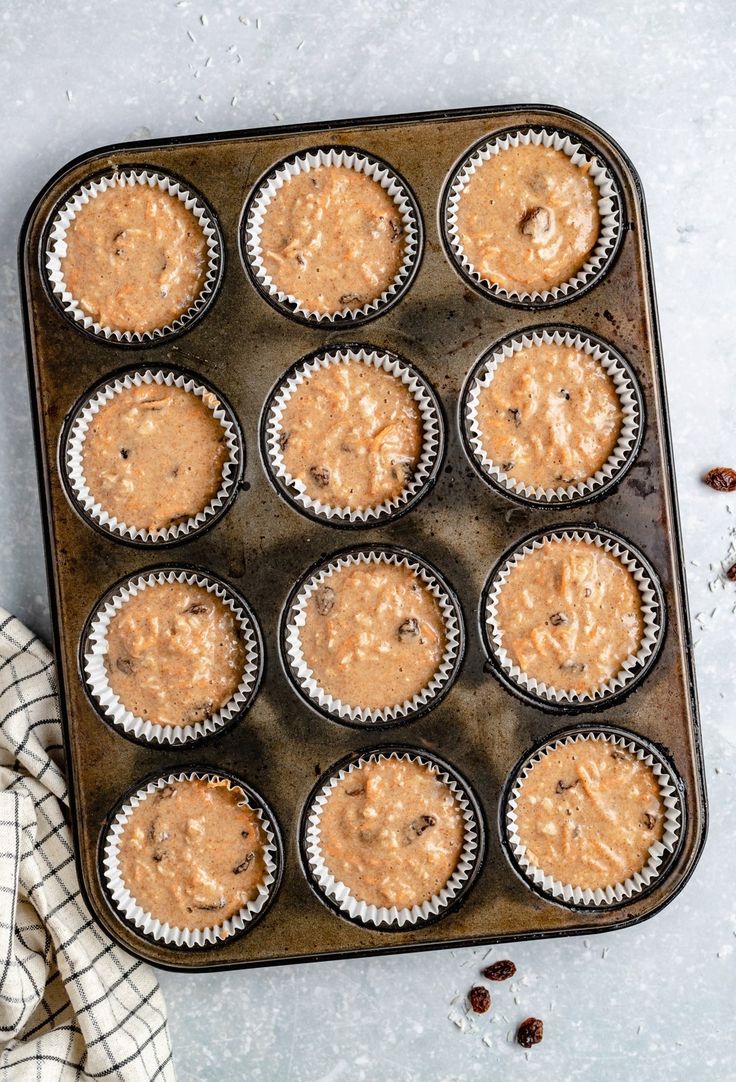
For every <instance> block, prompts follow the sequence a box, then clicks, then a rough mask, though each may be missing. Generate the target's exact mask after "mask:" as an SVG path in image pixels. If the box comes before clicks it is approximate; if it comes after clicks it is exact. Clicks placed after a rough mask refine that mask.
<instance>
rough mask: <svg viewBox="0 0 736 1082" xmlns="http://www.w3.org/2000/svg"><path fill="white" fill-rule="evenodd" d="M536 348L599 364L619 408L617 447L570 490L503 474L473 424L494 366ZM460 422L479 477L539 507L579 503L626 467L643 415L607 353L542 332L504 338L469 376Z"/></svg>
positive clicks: (582, 339)
mask: <svg viewBox="0 0 736 1082" xmlns="http://www.w3.org/2000/svg"><path fill="white" fill-rule="evenodd" d="M541 345H554V346H571V347H573V348H574V349H578V350H582V351H583V352H584V353H587V354H588V356H589V357H592V358H593V359H594V360H596V361H598V362H599V364H600V365H601V367H602V368H603V369H604V370H605V371H606V373H607V374H608V375H609V376H610V378H611V380H612V382H613V385H614V388H615V390H616V393H617V395H618V399H619V403H620V405H621V414H622V424H621V431H620V433H619V437H618V441H617V443H616V446H615V447H614V449H613V451H612V452H611V454H610V455H609V457H608V459H607V460H606V461H605V462H604V463H603V465H602V466H601V468H600V469H599V470H596V472H595V473H594V474H593V475H592V476H591V477H587V478H586V479H585V480H584V481H579V482H577V483H576V484H574V485H572V484H571V485H560V486H559V487H557V488H542V487H541V486H539V485H538V486H533V485H529V484H526V483H525V482H523V481H519V480H516V479H515V478H514V477H512V476H510V475H509V474H507V473H505V472H504V471H503V470H502V469H501V466H500V465H499V463H497V462H494V461H493V460H492V459H491V457H490V456H489V455H488V453H487V452H486V450H485V448H484V446H483V435H482V432H481V430H480V427H479V424H478V404H479V402H480V396H481V391H482V390H483V388H485V387H488V386H490V384H491V383H492V382H493V379H494V376H495V375H496V372H497V371H498V368H499V366H500V365H501V364H503V362H504V361H505V360H506V359H507V358H509V357H512V356H513V355H514V354H515V353H519V352H520V351H521V350H524V349H531V348H533V347H535V346H541ZM463 423H464V424H465V425H466V432H467V434H468V438H469V442H470V445H471V447H472V449H473V455H474V456H475V459H476V461H477V462H478V463H479V465H480V466H481V468H482V469H483V471H484V473H486V474H488V476H489V477H490V478H492V480H494V481H496V482H497V483H498V484H499V485H501V486H502V487H503V488H505V489H507V491H509V492H513V493H516V494H517V495H519V496H525V497H526V498H527V499H533V500H538V501H539V502H540V503H551V502H553V501H556V502H558V503H572V502H573V501H576V500H579V499H584V498H585V497H586V496H589V495H590V494H591V493H593V492H596V491H598V489H600V488H602V487H603V486H604V485H607V484H608V482H609V481H610V480H611V479H612V478H614V477H615V476H616V475H617V474H619V473H620V472H621V470H622V469H623V468H624V466H626V465H627V464H628V462H629V460H630V458H631V455H632V454H633V451H634V448H635V446H636V441H637V438H638V436H639V432H640V429H641V424H642V410H641V401H640V397H639V391H638V389H637V388H636V386H635V385H634V382H633V380H632V379H631V376H630V374H629V373H628V372H627V370H626V368H625V367H624V366H623V364H622V363H621V362H620V360H619V359H618V358H617V357H616V355H615V354H614V353H613V352H612V351H611V350H610V349H608V348H606V347H605V346H603V345H602V344H601V343H599V342H597V341H596V340H595V339H594V338H592V337H589V336H588V335H584V334H572V333H570V332H569V331H565V332H562V331H551V330H550V331H547V330H544V331H532V332H531V333H522V334H519V335H517V336H515V337H514V338H510V339H508V340H507V341H506V342H504V343H503V344H502V345H501V346H499V348H498V349H497V350H495V352H494V353H493V354H492V355H491V357H490V358H489V359H488V360H487V361H486V362H485V364H483V365H482V367H481V368H480V369H479V370H478V372H476V374H475V376H474V377H473V382H472V384H471V387H470V391H469V394H468V399H467V407H466V412H465V416H464V418H463Z"/></svg>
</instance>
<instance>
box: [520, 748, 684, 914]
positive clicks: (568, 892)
mask: <svg viewBox="0 0 736 1082" xmlns="http://www.w3.org/2000/svg"><path fill="white" fill-rule="evenodd" d="M585 740H600V741H605V742H606V743H609V744H611V745H613V746H617V747H620V748H623V749H625V750H626V751H628V752H631V753H632V754H633V755H635V756H636V758H637V759H639V760H640V761H641V762H642V763H645V764H646V765H647V766H648V767H649V768H650V769H651V771H652V773H653V774H654V776H655V778H656V779H657V782H658V783H659V794H660V799H661V801H662V807H663V811H664V833H663V835H662V840H661V841H658V842H655V843H654V845H652V846H650V849H649V859H648V861H647V863H646V864H645V865H644V867H643V868H642V869H641V871H639V872H636V874H635V875H633V876H631V877H630V878H628V879H626V880H624V882H622V883H615V884H613V885H611V886H608V887H606V888H605V889H603V888H597V889H596V890H592V889H590V888H589V887H586V888H583V887H577V886H574V885H573V884H571V883H562V882H561V881H560V880H559V879H554V878H553V877H552V876H551V875H545V873H544V871H543V869H542V868H538V867H537V866H536V865H535V864H532V862H531V861H530V860H529V858H528V856H527V847H526V846H525V845H524V843H523V842H522V840H521V838H520V837H519V834H518V831H517V817H516V804H517V801H518V798H519V793H520V792H521V788H522V785H523V783H524V780H525V779H526V778H527V777H528V775H529V773H530V771H531V770H532V767H533V766H534V764H535V763H538V762H539V761H540V760H541V759H543V758H544V756H545V755H548V754H549V753H550V752H551V751H554V750H555V749H556V748H561V747H564V746H565V745H566V744H575V743H578V742H580V741H585ZM504 819H505V824H506V834H507V837H508V841H509V845H510V846H511V851H512V852H513V854H514V857H515V858H516V860H517V862H518V864H519V867H520V868H521V870H522V871H523V873H524V875H525V876H526V877H527V879H529V880H531V882H532V883H534V884H535V886H537V887H540V888H541V889H542V890H543V891H545V893H547V894H550V895H551V896H552V897H553V898H557V899H559V900H561V901H564V902H568V903H570V904H572V905H590V906H606V905H613V904H615V903H617V902H622V901H624V899H626V898H631V897H633V896H634V895H635V894H638V893H639V892H640V891H642V890H644V888H645V887H648V886H649V884H650V883H651V882H652V881H653V880H654V879H656V878H657V876H658V875H659V874H660V867H661V864H662V860H663V858H664V855H665V854H666V853H672V852H673V851H674V849H675V847H676V845H677V842H678V839H679V836H680V830H681V827H682V807H681V804H680V797H679V794H678V790H677V783H676V781H675V779H674V777H673V775H672V772H671V770H670V768H669V767H668V766H667V765H666V763H665V762H664V760H661V759H659V758H658V757H655V756H654V755H652V753H651V752H650V751H648V750H647V749H646V748H643V747H641V746H640V745H639V744H638V743H637V742H636V741H635V740H634V739H629V738H625V737H623V736H618V735H616V734H614V733H606V732H591V733H577V734H574V735H570V736H567V737H564V738H563V739H560V740H555V741H553V742H552V743H551V744H548V745H546V746H545V747H543V748H541V749H540V750H539V751H538V752H537V753H536V754H535V755H534V756H533V757H532V758H531V759H530V760H529V761H528V762H527V763H526V765H525V766H524V767H523V768H522V770H521V771H520V773H519V776H518V778H517V779H516V781H515V782H514V786H513V788H512V790H511V793H510V795H509V799H508V803H507V806H506V812H505V817H504Z"/></svg>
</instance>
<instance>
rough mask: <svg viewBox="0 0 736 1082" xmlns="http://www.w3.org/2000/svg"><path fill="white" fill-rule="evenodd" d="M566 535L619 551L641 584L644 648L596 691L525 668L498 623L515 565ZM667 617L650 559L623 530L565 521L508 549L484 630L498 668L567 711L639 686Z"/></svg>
mask: <svg viewBox="0 0 736 1082" xmlns="http://www.w3.org/2000/svg"><path fill="white" fill-rule="evenodd" d="M561 540H565V541H586V542H588V543H590V544H594V545H597V546H598V547H599V548H601V549H603V550H604V551H605V552H608V553H610V554H611V555H613V556H615V557H616V558H617V559H618V560H620V561H621V563H622V564H623V566H624V567H626V568H627V569H628V570H629V571H630V572H631V574H632V576H633V577H634V580H635V582H636V584H637V586H638V588H639V594H640V598H641V613H642V620H643V624H644V632H643V637H642V641H641V643H640V645H639V649H638V650H637V652H636V653H635V654H632V655H631V656H630V657H628V658H627V659H626V661H625V662H624V663H623V665H622V667H621V669H620V670H619V672H618V673H617V674H616V676H614V677H612V678H610V679H609V680H607V681H606V682H605V683H604V684H602V685H601V686H600V687H597V688H596V689H595V690H594V691H585V692H575V691H568V690H565V689H559V688H554V687H549V686H548V685H546V684H545V683H543V682H541V681H538V680H536V679H535V678H534V677H533V676H530V675H529V674H528V673H525V672H524V671H523V670H522V669H521V668H520V667H519V666H518V665H516V664H515V662H514V661H513V660H512V658H511V657H510V655H509V654H508V652H507V651H506V650H505V649H504V646H503V635H502V632H501V629H500V628H499V626H498V623H497V610H498V600H499V596H500V591H501V588H502V587H503V584H504V583H505V582H506V580H507V579H508V577H509V574H510V572H511V570H512V568H514V567H515V566H516V565H517V564H518V563H520V561H521V560H523V559H524V557H525V556H528V555H529V554H530V553H532V552H534V551H535V550H536V549H539V548H541V547H542V546H543V545H545V544H549V543H550V542H553V541H561ZM665 622H666V610H665V602H664V594H663V592H662V587H661V585H660V583H659V579H658V577H657V575H656V573H655V571H654V569H653V567H652V566H651V564H650V563H649V561H648V560H647V559H646V558H645V557H644V556H643V554H642V553H641V552H639V551H638V549H636V548H635V547H634V546H633V545H632V544H631V543H630V542H629V541H627V540H626V539H625V538H624V537H622V536H621V535H620V534H617V533H614V531H613V530H603V529H600V528H598V527H594V526H590V527H586V526H578V525H574V524H570V525H561V526H556V527H554V528H553V529H549V530H540V531H537V532H535V533H532V534H529V535H528V536H527V537H526V538H523V539H522V540H521V541H520V542H517V543H516V544H515V545H514V546H513V548H511V549H509V550H508V551H507V552H505V553H504V554H503V556H502V557H501V559H500V560H499V561H498V563H497V564H496V566H495V568H494V569H493V571H492V572H491V574H490V575H489V577H488V580H487V582H486V585H485V587H484V589H483V594H482V596H481V608H480V623H481V636H482V639H483V643H484V645H485V648H486V650H487V652H488V655H489V660H490V662H491V666H492V669H493V671H494V673H495V674H496V675H497V676H498V677H499V679H500V680H501V682H502V683H503V684H504V685H505V686H506V687H507V688H509V690H511V691H513V692H514V693H515V694H516V695H517V696H518V697H519V698H522V699H524V700H525V701H527V702H532V703H534V704H535V705H537V706H541V707H543V708H544V709H547V710H550V711H556V712H562V713H567V714H570V713H574V712H577V711H581V710H591V709H596V708H603V707H606V706H609V705H610V704H611V703H612V702H614V701H617V700H619V699H620V698H621V697H622V696H623V695H624V694H628V693H629V692H630V691H632V690H633V689H634V688H635V687H637V686H638V685H639V684H640V683H641V682H642V680H643V679H644V678H645V676H646V675H647V674H648V673H649V672H650V670H651V668H652V666H653V665H654V663H655V661H656V660H657V657H658V656H659V652H660V650H661V647H662V644H663V642H664V635H665Z"/></svg>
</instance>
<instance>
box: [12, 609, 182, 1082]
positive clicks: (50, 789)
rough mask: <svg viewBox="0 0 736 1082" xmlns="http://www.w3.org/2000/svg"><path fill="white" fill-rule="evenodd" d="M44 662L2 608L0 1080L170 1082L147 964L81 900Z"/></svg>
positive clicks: (41, 650)
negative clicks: (105, 929)
mask: <svg viewBox="0 0 736 1082" xmlns="http://www.w3.org/2000/svg"><path fill="white" fill-rule="evenodd" d="M66 804H67V787H66V781H65V778H64V773H63V744H62V735H61V724H60V722H59V706H58V700H57V694H56V674H55V670H54V662H53V658H52V657H51V654H50V653H49V652H48V650H47V649H46V647H45V646H43V645H42V644H41V643H40V642H39V641H38V639H36V638H35V637H34V636H33V635H32V634H31V633H30V631H28V629H27V628H25V627H24V626H23V625H22V624H21V623H20V622H19V621H18V620H16V619H15V617H13V616H10V615H9V614H8V613H7V612H5V611H4V610H3V609H0V1076H1V1077H2V1078H3V1079H5V1078H7V1079H8V1082H26V1080H28V1082H30V1080H33V1082H56V1080H59V1082H67V1079H97V1078H100V1079H110V1080H112V1082H153V1080H154V1079H158V1080H161V1082H175V1076H174V1067H173V1063H172V1059H171V1045H170V1042H169V1032H168V1027H167V1023H166V1006H165V1004H164V1000H163V996H162V994H161V991H160V990H159V987H158V982H157V981H156V978H155V977H154V975H153V973H152V971H151V970H150V969H149V967H148V966H146V965H144V964H143V963H142V962H138V961H136V960H135V959H134V958H131V957H130V955H128V954H126V953H125V952H124V951H122V950H120V948H119V947H116V946H115V945H114V944H113V943H112V942H111V940H110V939H109V938H108V937H107V936H106V935H105V933H104V932H103V931H102V930H101V929H100V928H98V926H97V925H96V924H95V922H94V920H93V919H92V917H91V915H90V912H89V910H88V909H87V907H86V905H85V904H84V901H83V900H82V896H81V894H80V893H79V883H78V881H77V872H76V868H75V866H74V852H73V848H72V838H71V832H70V829H69V825H68V813H67V809H66Z"/></svg>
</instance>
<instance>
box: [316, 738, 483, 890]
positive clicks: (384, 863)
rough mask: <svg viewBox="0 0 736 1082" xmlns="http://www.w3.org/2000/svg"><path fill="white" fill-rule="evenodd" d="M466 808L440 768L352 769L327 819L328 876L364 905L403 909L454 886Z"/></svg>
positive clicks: (323, 829)
mask: <svg viewBox="0 0 736 1082" xmlns="http://www.w3.org/2000/svg"><path fill="white" fill-rule="evenodd" d="M463 837H464V822H463V816H462V811H461V809H460V805H459V804H458V801H457V799H456V797H455V796H454V794H453V793H452V791H451V790H450V789H449V787H448V786H447V785H446V784H445V783H444V782H443V781H440V779H439V778H438V776H437V771H436V770H435V768H434V767H430V766H424V765H422V764H421V763H417V762H415V761H413V760H407V759H402V760H395V759H381V760H377V761H370V762H368V763H365V764H364V765H363V766H360V767H358V769H357V770H353V771H351V773H349V774H347V775H346V777H345V778H343V779H342V780H341V781H339V782H338V783H337V785H336V787H335V788H334V789H333V790H332V791H331V793H330V796H329V797H328V799H327V803H326V804H325V806H324V809H323V811H322V816H321V819H320V847H321V850H322V857H323V860H324V863H325V866H326V867H327V869H328V871H329V872H330V873H331V874H332V875H333V876H334V877H335V879H337V880H338V881H339V882H341V883H344V884H345V886H346V887H347V888H348V889H349V890H350V892H351V893H352V894H353V896H354V897H355V898H357V899H358V901H361V902H366V903H368V905H376V906H379V907H380V906H386V907H390V906H396V907H397V908H399V909H401V908H404V907H411V906H414V905H421V904H422V902H426V901H428V900H429V899H430V898H432V897H433V896H434V895H435V894H438V893H439V892H440V891H441V890H442V888H443V887H444V886H445V885H446V884H447V881H448V879H449V878H450V877H451V875H452V874H453V872H454V871H455V869H456V868H457V865H458V861H459V860H460V855H461V853H462V848H463Z"/></svg>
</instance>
